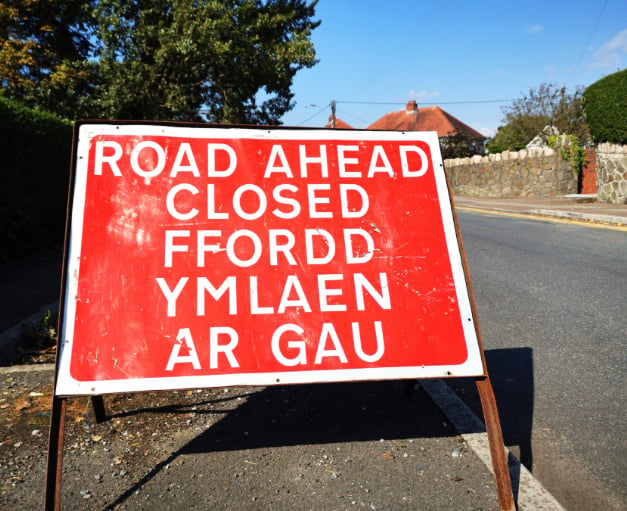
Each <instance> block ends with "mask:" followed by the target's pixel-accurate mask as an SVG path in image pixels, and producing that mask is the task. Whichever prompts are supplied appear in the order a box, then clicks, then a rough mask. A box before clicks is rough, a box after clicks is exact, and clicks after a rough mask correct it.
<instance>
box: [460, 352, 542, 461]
mask: <svg viewBox="0 0 627 511" xmlns="http://www.w3.org/2000/svg"><path fill="white" fill-rule="evenodd" d="M485 357H486V363H487V365H488V372H489V374H490V380H491V381H492V387H493V388H494V395H495V397H496V402H497V406H498V409H499V418H500V420H501V429H502V431H503V441H504V443H505V445H506V446H508V447H510V448H511V447H514V446H517V447H518V449H519V452H520V454H519V456H518V457H519V459H520V462H521V463H522V464H523V465H525V467H527V469H528V470H529V471H532V469H533V451H532V447H531V433H532V429H533V393H534V378H533V350H532V349H531V348H508V349H495V350H486V351H485ZM448 383H449V385H450V386H451V387H452V388H453V389H454V390H455V391H456V392H457V393H458V394H460V395H461V397H462V398H463V399H464V401H465V402H466V404H468V406H470V408H471V409H472V410H473V411H474V412H475V414H477V415H478V416H479V417H483V415H482V412H481V402H480V401H479V395H478V393H477V389H476V386H475V383H474V380H472V379H469V378H460V379H451V380H448Z"/></svg>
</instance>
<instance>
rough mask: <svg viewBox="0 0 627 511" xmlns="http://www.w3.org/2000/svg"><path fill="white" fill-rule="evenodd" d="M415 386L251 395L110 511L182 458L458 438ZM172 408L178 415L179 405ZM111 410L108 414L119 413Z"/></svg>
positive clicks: (270, 390)
mask: <svg viewBox="0 0 627 511" xmlns="http://www.w3.org/2000/svg"><path fill="white" fill-rule="evenodd" d="M413 387H414V382H413V381H410V382H398V381H391V382H359V383H333V384H314V385H294V386H279V387H267V388H264V389H263V390H261V391H259V392H256V393H250V394H248V395H247V399H246V401H245V402H244V403H243V404H241V405H239V406H238V407H237V408H234V409H232V410H231V411H230V412H229V413H228V414H227V415H226V416H225V417H224V418H223V419H221V420H220V421H219V422H217V423H216V424H215V425H213V426H212V427H210V428H209V429H207V430H206V431H205V432H203V433H201V434H200V435H199V436H197V437H196V438H194V439H193V440H192V441H190V442H189V443H188V444H186V445H185V446H183V447H182V448H181V449H179V450H178V451H176V452H174V453H173V454H172V455H171V456H170V457H168V458H167V459H165V460H163V461H162V462H161V463H159V464H158V465H156V466H155V467H154V468H153V469H152V470H151V471H150V472H149V473H147V474H146V475H145V476H144V477H143V478H141V479H140V480H139V481H137V482H135V483H134V484H133V485H132V486H131V487H129V488H128V490H126V491H125V492H124V493H123V494H122V495H120V497H119V498H118V499H116V500H115V501H114V502H112V503H110V504H109V505H107V509H116V508H117V506H119V505H121V504H122V503H123V502H125V501H126V500H127V499H128V498H129V497H130V496H131V495H132V494H133V493H134V492H135V491H136V490H137V489H138V488H141V487H142V486H143V485H145V484H146V483H147V482H148V481H150V480H151V479H152V478H154V477H155V476H157V474H159V472H161V471H162V470H163V469H164V467H166V466H168V465H169V464H171V463H172V462H173V461H174V460H176V458H178V457H179V456H182V455H187V454H198V453H211V452H218V451H234V450H244V449H258V448H269V447H279V446H293V445H311V444H326V443H338V442H365V441H373V440H375V441H376V440H379V439H382V438H385V439H405V438H421V437H424V438H427V437H447V436H454V435H457V432H456V431H455V430H454V429H453V428H452V427H451V426H450V425H448V424H447V423H446V418H445V417H444V415H442V413H441V412H440V410H439V409H438V408H437V406H436V405H435V404H434V403H433V402H432V401H431V400H430V399H429V397H428V396H427V395H426V393H425V392H424V391H423V390H416V391H414V390H413ZM156 410H157V413H158V412H159V409H156ZM145 411H146V410H138V411H137V412H136V413H143V412H145ZM166 411H167V412H169V413H172V411H173V408H172V407H171V406H169V407H167V410H166V409H164V410H163V412H164V413H165V412H166ZM110 412H111V415H110V416H109V417H115V416H119V414H116V413H115V411H114V410H111V411H110ZM151 412H153V413H155V409H151ZM133 413H135V412H126V413H125V414H124V415H125V416H126V415H129V414H133Z"/></svg>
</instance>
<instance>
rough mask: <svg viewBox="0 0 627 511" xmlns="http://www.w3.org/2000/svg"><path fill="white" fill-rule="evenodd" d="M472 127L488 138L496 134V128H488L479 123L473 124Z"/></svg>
mask: <svg viewBox="0 0 627 511" xmlns="http://www.w3.org/2000/svg"><path fill="white" fill-rule="evenodd" d="M472 127H473V128H474V129H476V130H477V131H478V132H479V133H481V134H482V135H484V136H486V137H488V138H492V137H493V136H494V135H496V128H488V127H487V126H483V125H481V124H473V126H472Z"/></svg>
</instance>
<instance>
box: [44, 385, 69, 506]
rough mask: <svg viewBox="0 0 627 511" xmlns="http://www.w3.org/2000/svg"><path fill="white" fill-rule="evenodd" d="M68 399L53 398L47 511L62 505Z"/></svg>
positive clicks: (49, 443) (47, 474) (47, 470)
mask: <svg viewBox="0 0 627 511" xmlns="http://www.w3.org/2000/svg"><path fill="white" fill-rule="evenodd" d="M66 409H67V398H64V397H56V396H53V398H52V413H51V416H50V439H49V442H48V465H47V467H46V502H45V505H44V509H45V511H59V509H60V505H61V474H62V471H63V436H64V432H65V412H66Z"/></svg>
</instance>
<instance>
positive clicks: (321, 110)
mask: <svg viewBox="0 0 627 511" xmlns="http://www.w3.org/2000/svg"><path fill="white" fill-rule="evenodd" d="M330 107H331V103H327V104H326V105H324V106H323V107H321V108H320V109H319V110H318V111H317V112H316V113H315V114H313V115H311V116H309V117H307V119H305V120H304V121H301V122H299V123H298V124H297V125H296V126H302V125H303V124H305V123H306V122H308V121H310V120H311V119H313V118H314V117H316V116H317V115H320V114H321V113H322V112H323V111H324V110H326V109H327V108H330Z"/></svg>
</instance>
